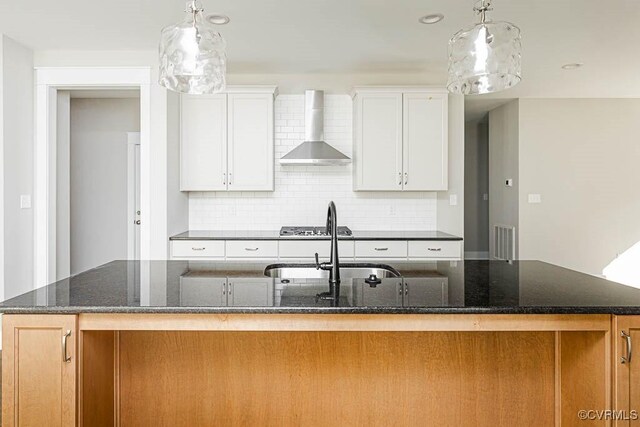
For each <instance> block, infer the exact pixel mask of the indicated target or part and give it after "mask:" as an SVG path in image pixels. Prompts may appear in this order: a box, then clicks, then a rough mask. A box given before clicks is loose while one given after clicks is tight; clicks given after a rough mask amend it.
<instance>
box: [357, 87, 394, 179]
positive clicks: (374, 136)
mask: <svg viewBox="0 0 640 427" xmlns="http://www.w3.org/2000/svg"><path fill="white" fill-rule="evenodd" d="M357 103H358V104H357V106H356V123H355V127H356V132H355V133H356V161H357V165H356V177H355V178H356V189H358V190H370V191H398V190H401V189H402V94H401V93H363V94H359V95H358V100H357Z"/></svg>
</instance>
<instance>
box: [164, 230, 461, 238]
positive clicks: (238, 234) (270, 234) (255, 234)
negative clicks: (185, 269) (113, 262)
mask: <svg viewBox="0 0 640 427" xmlns="http://www.w3.org/2000/svg"><path fill="white" fill-rule="evenodd" d="M339 239H340V240H462V237H458V236H454V235H452V234H448V233H444V232H442V231H437V230H423V231H357V230H354V231H353V235H352V236H340V237H339ZM169 240H329V237H328V236H323V237H317V236H304V237H302V236H286V237H281V236H280V231H279V230H272V231H251V230H247V231H228V230H226V231H225V230H221V231H215V230H189V231H185V232H184V233H180V234H176V235H175V236H171V237H170V238H169Z"/></svg>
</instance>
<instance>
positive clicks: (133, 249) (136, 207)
mask: <svg viewBox="0 0 640 427" xmlns="http://www.w3.org/2000/svg"><path fill="white" fill-rule="evenodd" d="M127 144H128V156H127V157H128V167H127V200H128V202H127V221H128V226H127V234H128V246H127V247H128V250H127V253H128V259H130V260H139V259H140V225H141V223H142V221H141V217H142V216H141V211H140V209H141V208H140V132H129V133H127Z"/></svg>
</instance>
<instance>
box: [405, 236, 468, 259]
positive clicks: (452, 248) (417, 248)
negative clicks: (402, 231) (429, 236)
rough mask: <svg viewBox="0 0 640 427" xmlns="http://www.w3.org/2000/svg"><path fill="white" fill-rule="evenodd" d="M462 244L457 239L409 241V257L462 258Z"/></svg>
mask: <svg viewBox="0 0 640 427" xmlns="http://www.w3.org/2000/svg"><path fill="white" fill-rule="evenodd" d="M461 250H462V248H461V246H460V242H457V241H438V240H436V241H425V240H416V241H409V258H447V259H459V258H461V256H462V254H461Z"/></svg>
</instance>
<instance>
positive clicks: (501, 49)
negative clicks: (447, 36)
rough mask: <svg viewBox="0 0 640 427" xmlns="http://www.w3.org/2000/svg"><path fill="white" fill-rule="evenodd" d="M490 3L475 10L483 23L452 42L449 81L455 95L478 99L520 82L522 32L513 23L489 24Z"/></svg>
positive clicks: (486, 2)
mask: <svg viewBox="0 0 640 427" xmlns="http://www.w3.org/2000/svg"><path fill="white" fill-rule="evenodd" d="M490 6H491V0H481V1H480V2H478V3H476V6H475V7H474V8H473V10H475V11H476V12H477V13H478V15H480V22H479V23H478V24H476V25H474V26H473V27H470V28H466V29H463V30H460V31H458V32H457V33H456V34H454V36H453V37H452V38H451V40H449V80H448V82H447V88H448V89H449V91H450V92H452V93H459V94H464V95H478V94H483V93H491V92H499V91H501V90H505V89H509V88H511V87H513V86H515V85H516V84H518V83H519V82H520V80H521V79H522V77H521V72H522V70H521V69H522V66H521V57H522V55H521V49H522V46H521V43H520V29H519V28H518V27H517V26H515V25H513V24H512V23H510V22H492V21H490V20H487V16H486V14H487V12H488V11H490V10H492V9H491V8H490Z"/></svg>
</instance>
